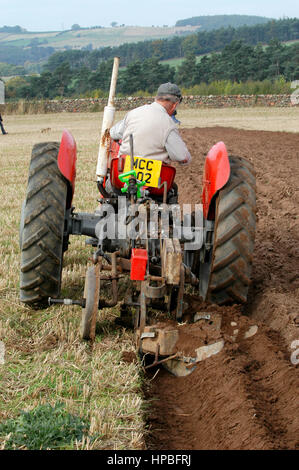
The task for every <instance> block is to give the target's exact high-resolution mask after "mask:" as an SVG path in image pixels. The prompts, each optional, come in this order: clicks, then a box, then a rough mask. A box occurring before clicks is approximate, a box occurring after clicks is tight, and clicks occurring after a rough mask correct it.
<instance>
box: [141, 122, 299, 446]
mask: <svg viewBox="0 0 299 470" xmlns="http://www.w3.org/2000/svg"><path fill="white" fill-rule="evenodd" d="M181 134H182V136H183V138H184V140H185V142H186V144H187V146H188V148H189V149H190V151H191V153H192V156H193V161H192V164H191V166H190V167H188V168H184V169H183V168H178V171H177V177H176V181H177V183H178V185H179V195H180V203H191V202H192V203H200V202H201V196H200V195H201V178H202V172H203V164H204V157H205V155H206V154H207V152H208V150H209V149H210V147H211V146H212V145H213V144H215V143H216V142H218V141H220V140H222V141H224V142H225V144H226V146H227V149H228V152H229V154H230V155H239V156H243V157H246V158H247V159H248V160H250V161H251V162H252V163H253V165H254V167H255V171H256V178H257V208H258V211H257V231H256V246H255V254H254V264H253V273H252V284H251V286H250V291H249V296H248V302H247V304H246V305H245V306H242V307H240V306H230V307H217V306H209V305H206V304H203V303H201V302H200V300H198V299H196V298H194V299H192V298H190V297H189V299H187V300H189V303H190V305H191V309H192V308H193V310H194V312H209V311H210V312H212V311H214V312H217V313H220V314H221V315H222V318H223V322H222V331H221V335H222V337H224V338H225V347H224V349H223V350H222V351H221V352H220V353H219V354H217V355H216V356H212V357H210V358H209V359H206V360H205V361H203V362H201V363H200V364H199V365H198V366H197V367H196V369H195V371H194V372H193V373H192V374H191V375H189V376H187V377H185V378H182V377H180V378H176V377H174V376H172V375H170V374H169V373H168V372H167V371H165V370H164V369H162V368H161V369H159V370H155V371H152V372H151V373H150V374H149V379H152V380H150V381H149V384H148V385H147V388H146V390H145V395H146V397H147V399H148V400H149V402H150V404H151V407H150V410H149V413H148V435H147V447H148V448H149V449H163V450H165V449H169V450H172V449H295V448H298V447H299V416H298V388H299V378H298V366H296V365H295V364H294V363H293V362H294V361H293V362H292V361H291V354H292V352H294V349H293V350H292V343H293V342H294V341H295V340H299V331H298V325H299V308H298V301H299V278H298V266H299V244H298V239H299V226H298V206H299V204H298V202H299V195H298V161H299V136H298V134H291V133H286V132H266V131H262V132H260V131H245V130H237V129H232V128H221V127H216V128H200V129H199V128H195V129H183V130H182V131H181ZM191 195H192V197H191ZM190 299H191V302H190ZM232 322H233V325H231V323H232ZM235 324H237V325H238V326H237V327H236V328H239V333H238V335H237V337H236V339H234V340H230V338H231V330H230V328H232V327H234V325H235ZM254 324H255V325H257V326H258V332H257V333H256V334H255V335H254V336H253V337H251V338H248V339H246V340H245V339H244V335H243V332H244V331H245V329H246V328H248V327H249V326H250V325H254ZM200 325H202V326H192V328H193V329H192V328H191V329H190V330H189V331H188V330H182V334H181V336H180V343H179V347H180V348H181V349H184V351H185V352H187V353H188V352H191V350H192V347H193V341H194V345H195V344H196V342H197V340H198V339H200V340H201V341H202V342H201V344H204V343H208V342H209V341H210V340H211V338H210V337H208V333H206V332H205V326H204V320H201V321H200ZM185 333H186V334H185ZM184 334H185V336H184ZM205 334H206V335H207V336H206V338H205ZM212 339H214V340H217V333H215V335H214V337H213V338H212ZM201 344H200V345H201ZM188 347H189V350H190V351H189V350H188ZM297 348H298V346H297ZM298 356H299V353H298V354H297V357H298Z"/></svg>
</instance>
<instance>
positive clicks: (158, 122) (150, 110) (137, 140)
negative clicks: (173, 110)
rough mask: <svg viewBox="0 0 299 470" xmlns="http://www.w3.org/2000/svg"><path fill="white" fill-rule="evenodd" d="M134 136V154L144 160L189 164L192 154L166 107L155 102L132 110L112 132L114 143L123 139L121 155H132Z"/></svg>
mask: <svg viewBox="0 0 299 470" xmlns="http://www.w3.org/2000/svg"><path fill="white" fill-rule="evenodd" d="M130 134H133V141H134V154H135V155H137V156H141V157H144V158H153V159H155V160H162V161H164V162H166V163H169V162H170V161H175V162H179V163H181V164H188V163H190V161H191V155H190V152H189V151H188V149H187V146H186V144H185V142H184V141H183V139H182V138H181V136H180V134H179V131H178V129H177V127H176V125H175V123H174V122H173V120H172V119H171V117H170V116H169V114H168V113H167V111H166V109H165V108H164V106H162V105H161V104H159V103H157V102H154V103H152V104H150V105H145V106H140V107H139V108H136V109H133V110H132V111H129V112H128V113H127V115H126V116H125V118H124V119H123V120H122V121H119V122H118V123H116V124H115V125H114V126H113V127H112V128H111V129H110V135H111V137H112V139H113V140H122V144H121V147H120V152H119V153H120V154H123V155H127V154H130V147H129V135H130Z"/></svg>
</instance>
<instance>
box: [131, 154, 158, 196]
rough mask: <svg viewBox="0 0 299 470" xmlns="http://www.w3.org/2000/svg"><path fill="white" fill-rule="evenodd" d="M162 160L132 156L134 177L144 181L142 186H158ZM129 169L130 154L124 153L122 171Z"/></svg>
mask: <svg viewBox="0 0 299 470" xmlns="http://www.w3.org/2000/svg"><path fill="white" fill-rule="evenodd" d="M161 167H162V161H161V160H151V159H150V158H143V157H134V170H135V171H136V178H137V179H138V180H139V181H142V182H143V183H144V186H150V187H151V188H158V186H159V178H160V174H161ZM130 170H131V158H130V155H126V160H125V167H124V173H126V172H127V171H130Z"/></svg>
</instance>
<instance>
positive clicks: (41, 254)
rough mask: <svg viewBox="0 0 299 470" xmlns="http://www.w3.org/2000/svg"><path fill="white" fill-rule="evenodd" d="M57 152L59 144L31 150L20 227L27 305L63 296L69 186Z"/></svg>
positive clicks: (22, 282) (23, 290) (22, 281)
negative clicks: (62, 273)
mask: <svg viewBox="0 0 299 470" xmlns="http://www.w3.org/2000/svg"><path fill="white" fill-rule="evenodd" d="M58 151H59V143H58V142H47V143H40V144H36V145H35V146H34V147H33V150H32V156H31V162H30V168H29V177H28V186H27V194H26V200H25V202H24V203H23V206H22V216H21V227H20V248H21V272H20V299H21V301H22V302H24V303H27V304H44V303H45V302H46V301H47V299H48V297H58V296H59V294H60V285H61V271H62V259H63V245H64V238H63V233H64V218H65V211H66V201H67V189H68V183H67V180H66V179H65V178H64V176H63V175H62V174H61V172H60V170H59V168H58V165H57V157H58Z"/></svg>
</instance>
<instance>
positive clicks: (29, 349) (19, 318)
mask: <svg viewBox="0 0 299 470" xmlns="http://www.w3.org/2000/svg"><path fill="white" fill-rule="evenodd" d="M221 111H223V114H222V115H221V116H222V123H223V125H225V123H226V122H227V123H228V124H227V125H228V126H231V125H236V126H238V127H242V126H243V127H244V126H245V127H246V126H247V125H248V124H247V121H246V117H247V116H248V115H247V110H246V111H244V113H243V117H242V116H241V114H242V113H241V112H240V113H239V110H238V113H239V114H238V117H239V119H237V116H235V121H234V123H232V122H231V120H230V117H229V110H221ZM253 111H254V113H257V112H259V111H256V110H250V113H251V112H252V114H250V115H251V116H252V119H251V124H250V125H252V126H254V125H255V126H256V127H258V126H263V128H269V127H270V124H269V122H267V118H268V117H270V120H271V116H272V118H273V116H275V119H274V118H273V119H272V121H271V122H272V124H273V128H274V129H275V130H277V129H284V130H286V129H288V128H290V130H292V131H294V132H293V133H291V132H289V133H288V132H269V131H266V130H264V131H257V130H241V129H234V128H231V127H215V125H218V124H219V123H218V121H217V122H215V110H205V114H204V116H201V117H200V116H199V114H198V115H197V118H198V119H197V120H195V119H194V116H193V118H192V119H194V120H193V121H192V122H191V121H189V118H190V119H191V116H190V115H189V114H188V113H189V111H188V113H187V112H185V111H182V112H180V114H181V116H180V118H181V119H182V125H183V126H185V127H187V128H183V129H182V131H181V132H182V135H183V138H184V139H185V141H186V143H187V145H188V147H189V148H190V150H191V153H192V155H193V162H192V165H191V167H190V168H188V169H185V168H184V170H182V169H180V168H179V169H178V173H177V182H178V184H179V193H180V202H181V203H188V202H191V201H190V194H191V193H192V194H194V193H195V197H193V196H192V202H193V203H195V202H200V193H201V177H202V169H203V162H204V156H205V154H206V153H207V152H208V150H209V148H210V147H211V146H212V145H213V144H214V143H216V142H217V141H219V140H222V141H224V142H225V143H226V145H227V147H228V150H229V153H230V154H232V155H240V156H244V157H246V158H248V159H249V160H250V161H251V162H252V163H253V164H254V167H255V170H256V173H257V201H258V214H257V215H258V223H257V234H256V248H255V256H254V270H253V283H252V286H251V288H250V294H249V300H248V304H247V305H246V306H245V307H244V308H242V309H241V308H240V307H230V308H224V307H221V308H220V307H218V311H219V312H223V315H224V318H225V325H229V324H230V322H231V321H235V322H236V323H237V322H241V324H242V325H248V324H256V325H258V327H259V330H258V333H257V334H256V335H255V336H254V337H252V338H249V339H246V340H243V339H242V338H241V335H240V337H238V338H237V340H236V341H235V342H234V341H232V342H229V341H227V342H226V346H225V348H224V350H223V351H222V352H220V353H219V354H218V355H217V356H214V357H211V358H209V359H207V360H206V361H204V362H203V363H201V364H200V365H198V366H197V369H196V370H195V372H194V373H193V374H191V375H190V376H188V377H186V378H175V377H173V376H171V375H169V374H168V373H167V372H166V371H165V370H164V369H160V370H159V372H158V373H157V370H155V371H153V372H152V373H151V374H148V379H149V380H147V381H146V382H145V383H143V391H144V395H145V396H143V392H142V390H141V385H142V382H143V379H142V375H140V374H142V372H141V370H140V366H139V364H138V362H136V356H135V354H134V346H133V340H132V335H131V333H130V332H129V331H125V330H124V329H122V328H119V327H116V326H115V324H114V320H115V318H116V317H117V315H118V309H117V308H115V309H114V310H113V311H112V312H109V311H108V310H104V311H103V312H102V316H101V320H100V323H99V325H98V330H97V331H98V336H97V341H96V344H95V347H94V349H93V350H91V349H90V348H89V347H88V345H87V344H85V343H84V344H82V343H81V341H80V340H79V337H78V330H79V323H80V318H79V317H80V311H79V310H80V309H78V307H60V306H57V307H51V308H50V309H45V310H43V311H40V312H37V311H33V310H31V309H29V308H28V307H26V306H23V305H21V304H20V303H19V301H18V288H19V280H18V277H19V276H18V270H19V248H18V226H19V214H20V208H21V203H22V200H23V198H24V194H25V190H26V182H27V173H28V164H29V159H30V153H31V148H32V145H33V144H34V143H36V142H41V141H53V140H59V138H60V136H61V131H62V129H63V128H65V127H66V128H68V129H70V130H71V132H72V133H73V135H74V137H75V139H76V141H77V145H78V168H77V181H76V193H75V200H74V204H75V206H76V209H77V210H78V211H83V210H84V211H90V210H92V209H93V208H94V207H95V203H96V198H97V190H96V185H95V183H94V180H95V177H94V175H95V161H96V155H97V142H98V139H99V137H98V136H99V124H100V116H99V115H98V114H85V115H84V114H80V115H70V114H67V113H66V114H64V115H47V116H45V115H39V116H7V117H5V127H6V128H7V131H8V132H9V134H8V135H7V136H2V135H0V168H1V172H2V175H3V179H2V183H1V208H0V214H1V218H2V229H1V237H0V253H1V258H2V263H1V264H0V274H1V278H0V315H1V317H0V340H1V341H3V342H4V343H5V346H6V355H5V364H4V365H0V424H1V422H3V421H4V420H6V419H8V418H15V417H16V416H17V415H18V413H19V412H20V411H21V410H23V409H26V410H32V409H34V408H35V407H36V406H38V405H39V404H40V403H50V404H52V405H54V404H55V403H56V402H57V401H59V402H63V403H64V404H65V405H66V407H67V410H68V411H69V412H71V413H73V414H76V415H78V416H80V417H82V418H84V419H86V420H87V421H88V422H89V423H90V429H89V431H90V434H91V435H95V436H98V437H96V438H95V440H88V439H87V441H86V440H85V441H83V442H77V443H75V444H72V446H71V448H79V449H89V448H96V449H124V448H125V449H140V448H144V447H146V448H148V449H294V448H298V446H299V443H298V431H299V420H298V411H297V409H298V398H297V396H298V385H299V383H298V366H296V365H295V363H294V361H293V362H291V354H292V352H293V353H294V351H295V349H292V348H291V345H292V343H293V342H294V341H296V340H299V332H298V325H299V311H298V301H299V280H298V264H299V263H298V238H299V227H298V202H299V197H298V157H299V134H298V133H295V132H296V131H297V132H298V127H296V126H298V113H299V109H298V108H297V109H296V110H295V109H294V110H291V111H289V110H288V112H290V114H288V113H286V110H279V112H278V110H267V113H268V114H267V115H265V119H264V120H263V119H262V116H261V119H260V120H256V122H255V120H254V118H253V114H254V113H253ZM272 111H274V113H273V114H272V115H271V112H272ZM279 113H280V114H279ZM118 116H120V114H119V115H118ZM255 116H256V114H255ZM288 117H289V122H290V127H288ZM217 119H218V118H217ZM274 121H275V123H274ZM196 126H201V127H196ZM208 126H211V127H208ZM266 126H267V127H266ZM186 175H188V176H187V177H186ZM89 253H90V250H89V248H86V247H85V246H84V240H83V239H82V238H81V239H80V238H78V237H73V238H72V243H71V245H70V249H69V251H68V252H67V254H66V256H65V263H64V271H63V292H62V295H64V296H66V295H68V296H73V297H76V298H80V296H81V295H82V291H83V284H84V273H85V266H86V263H87V260H88V256H89ZM191 305H192V308H193V309H194V311H206V310H207V308H211V307H207V306H206V305H203V304H201V303H200V302H199V301H198V299H195V300H194V303H193V304H192V302H191ZM241 313H242V314H245V315H246V317H245V319H244V318H243V319H242V318H241V317H240V314H241ZM297 348H298V346H297ZM295 356H296V357H298V353H297V355H295ZM156 373H157V374H156ZM155 374H156V375H155ZM142 400H143V402H146V405H147V406H146V408H147V410H148V413H147V418H146V423H145V424H146V426H147V430H146V431H145V426H144V421H143V419H144V414H143V409H142ZM144 440H145V444H144ZM4 445H5V442H4V441H3V440H1V439H0V448H1V446H2V447H3V446H4Z"/></svg>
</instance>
